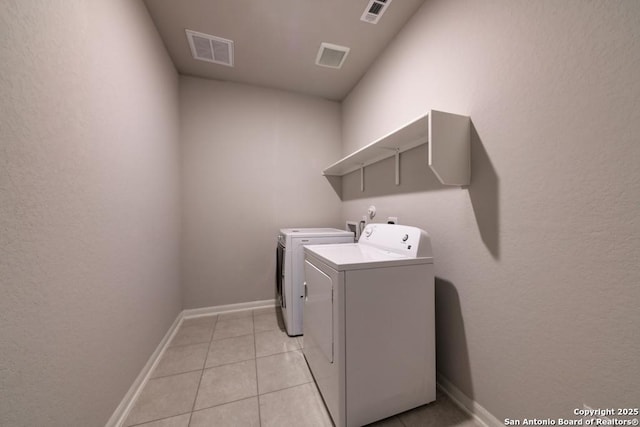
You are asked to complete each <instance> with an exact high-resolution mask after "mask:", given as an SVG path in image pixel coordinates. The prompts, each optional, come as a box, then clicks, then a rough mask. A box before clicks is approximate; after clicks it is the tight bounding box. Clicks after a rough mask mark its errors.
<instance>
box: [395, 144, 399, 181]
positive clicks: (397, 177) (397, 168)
mask: <svg viewBox="0 0 640 427" xmlns="http://www.w3.org/2000/svg"><path fill="white" fill-rule="evenodd" d="M396 185H400V149H399V148H396Z"/></svg>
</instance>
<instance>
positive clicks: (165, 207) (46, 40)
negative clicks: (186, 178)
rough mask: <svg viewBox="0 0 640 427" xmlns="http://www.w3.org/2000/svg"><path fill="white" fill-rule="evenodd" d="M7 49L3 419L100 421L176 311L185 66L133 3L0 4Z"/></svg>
mask: <svg viewBox="0 0 640 427" xmlns="http://www.w3.org/2000/svg"><path fill="white" fill-rule="evenodd" d="M0 58H2V59H1V60H0V125H1V128H0V129H1V131H0V283H1V285H0V425H3V426H99V425H104V423H105V422H106V421H107V420H108V418H109V417H110V416H111V414H112V413H113V411H114V410H115V408H116V406H117V405H118V404H119V402H120V400H121V399H122V397H123V396H124V395H125V392H126V391H127V390H128V389H129V387H130V386H131V384H132V382H133V380H134V379H135V378H136V376H137V375H138V373H139V372H140V370H141V369H142V367H143V366H144V364H145V363H146V362H147V360H148V358H149V356H150V355H151V353H152V352H153V350H154V349H155V348H156V346H157V345H158V343H159V342H160V340H161V338H162V337H163V336H164V334H165V333H166V332H167V329H168V328H169V326H170V325H171V323H172V322H173V320H174V319H175V318H176V316H177V314H178V313H179V311H180V309H181V296H180V287H179V277H178V276H179V270H178V263H177V260H178V243H179V226H180V222H179V210H178V207H179V204H178V203H179V199H178V182H179V174H178V168H179V147H178V144H177V142H178V132H179V129H178V112H177V107H178V79H177V74H176V72H175V70H174V68H173V66H172V64H171V62H170V60H169V59H168V57H167V55H166V53H165V50H164V47H163V46H162V42H161V41H160V39H159V37H158V35H157V33H156V30H155V28H154V27H153V23H152V22H151V20H150V18H149V16H148V15H147V12H146V9H145V8H144V5H143V4H142V3H141V2H138V1H129V0H118V1H111V0H110V1H100V2H89V1H71V0H68V1H67V0H65V1H23V0H16V1H3V2H2V4H1V5H0Z"/></svg>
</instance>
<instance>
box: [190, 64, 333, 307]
mask: <svg viewBox="0 0 640 427" xmlns="http://www.w3.org/2000/svg"><path fill="white" fill-rule="evenodd" d="M180 115H181V138H180V139H181V143H182V149H183V150H182V155H183V168H182V171H183V175H182V177H183V180H182V183H183V204H184V224H183V225H184V228H183V229H184V235H183V293H184V308H195V307H206V306H216V305H223V304H232V303H239V302H247V301H256V300H265V299H272V298H274V292H275V284H274V278H275V248H276V246H275V245H276V236H277V233H278V230H279V229H280V228H283V227H327V226H334V227H335V226H340V221H339V219H340V198H339V197H338V196H337V195H336V193H335V192H334V191H333V189H332V187H331V185H330V183H329V182H328V181H327V180H326V179H325V178H323V177H322V175H321V173H320V172H321V171H322V168H323V167H324V166H325V165H327V164H329V163H331V162H333V161H334V160H335V159H336V158H338V157H339V156H340V105H339V104H338V103H336V102H331V101H324V100H321V99H318V98H311V97H306V96H301V95H294V94H291V93H287V92H282V91H277V90H270V89H261V88H257V87H254V86H247V85H240V84H232V83H222V82H216V81H208V80H203V79H198V78H192V77H180ZM342 224H343V225H342V227H344V223H342Z"/></svg>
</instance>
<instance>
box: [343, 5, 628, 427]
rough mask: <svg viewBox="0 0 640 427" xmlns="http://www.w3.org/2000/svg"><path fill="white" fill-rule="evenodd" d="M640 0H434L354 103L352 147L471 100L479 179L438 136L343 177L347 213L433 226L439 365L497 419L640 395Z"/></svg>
mask: <svg viewBox="0 0 640 427" xmlns="http://www.w3.org/2000/svg"><path fill="white" fill-rule="evenodd" d="M639 28H640V2H636V1H609V2H595V1H589V2H585V1H562V2H556V1H535V2H531V1H475V0H468V1H464V0H433V1H427V2H426V3H425V4H424V6H423V7H422V8H421V9H420V10H419V12H418V13H417V14H416V15H415V16H414V17H413V18H412V20H411V21H410V22H409V23H408V25H407V26H406V27H405V28H404V29H403V31H402V32H401V33H400V34H399V35H398V37H397V38H396V39H395V41H394V42H393V43H392V44H391V45H390V46H389V48H388V49H387V50H386V51H385V52H384V54H383V55H382V56H381V57H380V58H379V59H378V61H377V62H376V64H375V65H374V66H373V68H372V69H371V70H370V71H369V72H368V74H367V75H366V76H365V77H364V78H363V80H361V82H360V83H359V85H358V86H357V87H356V88H355V90H353V91H352V93H351V94H350V95H349V97H348V98H347V99H346V101H345V102H344V104H343V107H342V108H343V144H344V152H345V153H348V152H351V151H353V150H354V149H356V148H358V147H361V146H363V145H365V144H367V143H369V142H371V141H373V140H374V139H376V138H378V137H380V136H381V135H384V134H385V133H387V132H389V131H392V130H393V129H395V128H397V127H399V126H401V125H402V124H404V123H405V122H407V121H409V120H410V119H412V118H414V117H416V116H418V115H419V114H421V113H424V112H426V110H428V109H429V108H434V109H440V110H444V111H450V112H453V113H460V114H468V115H470V116H471V118H472V121H473V125H474V131H473V132H472V182H471V185H470V186H469V188H466V189H460V188H447V187H444V186H442V185H440V184H439V183H438V182H437V180H436V178H435V176H434V175H433V174H432V173H431V172H430V171H429V169H428V166H427V164H426V157H425V156H426V151H425V150H424V147H421V148H418V149H415V150H413V151H412V152H410V153H407V154H406V155H403V161H402V177H403V179H402V185H401V186H400V187H395V186H394V185H393V168H392V167H393V162H392V161H391V160H389V161H385V162H382V163H380V164H377V165H375V166H372V167H370V168H367V170H366V177H367V184H366V187H367V191H366V192H365V193H364V194H363V193H360V191H359V174H358V173H357V172H356V173H354V174H351V175H349V176H347V177H345V179H344V181H343V193H344V200H345V203H344V205H343V209H344V210H343V217H344V219H357V218H359V217H360V216H361V215H363V214H364V213H365V212H366V209H367V207H368V205H369V204H374V205H376V206H377V208H378V211H379V214H378V215H379V217H378V218H376V219H382V218H386V216H389V215H394V216H395V215H397V216H399V217H400V222H401V223H403V224H411V225H416V226H419V227H422V228H424V229H426V230H427V231H429V232H430V233H431V235H432V238H433V248H434V252H435V257H436V273H437V276H438V278H439V279H438V282H437V285H436V287H437V290H436V296H437V335H438V338H437V355H438V371H439V372H440V373H441V374H443V375H444V376H445V377H446V378H448V379H449V380H450V381H452V382H453V383H454V384H455V385H456V386H457V387H458V388H460V389H461V390H462V391H463V392H464V393H466V394H467V395H468V396H469V397H472V398H473V399H475V400H476V401H478V402H479V403H480V404H481V405H483V406H484V407H485V408H487V409H488V410H489V411H491V412H492V413H493V414H494V415H495V416H497V417H498V418H499V419H502V418H505V417H514V418H516V417H523V416H529V417H534V416H537V417H539V418H542V417H544V418H546V417H547V416H549V417H567V418H571V416H572V410H573V408H581V407H582V405H583V403H584V404H587V405H590V406H591V407H593V408H606V407H624V406H628V405H631V406H634V405H635V406H637V402H638V401H639V398H640V394H639V392H638V390H639V388H638V384H639V383H640V364H639V363H638V360H640V341H639V340H638V331H639V330H640V311H639V310H638V301H640V286H638V284H639V283H640V262H638V260H640V220H639V218H640V204H639V203H638V201H639V200H640V168H639V167H638V165H639V164H640V144H639V143H638V135H640V108H639V104H638V99H640V79H639V78H638V75H639V74H638V70H640V32H639V31H638V29H639Z"/></svg>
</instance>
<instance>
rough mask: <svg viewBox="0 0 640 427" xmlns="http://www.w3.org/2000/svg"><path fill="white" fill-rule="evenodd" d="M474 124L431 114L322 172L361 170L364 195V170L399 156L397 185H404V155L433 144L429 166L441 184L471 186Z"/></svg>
mask: <svg viewBox="0 0 640 427" xmlns="http://www.w3.org/2000/svg"><path fill="white" fill-rule="evenodd" d="M470 139H471V120H470V118H469V117H468V116H460V115H458V114H451V113H445V112H442V111H436V110H430V111H429V113H428V114H425V115H423V116H420V117H418V118H417V119H415V120H413V121H412V122H410V123H408V124H407V125H405V126H402V127H401V128H399V129H397V130H395V131H393V132H391V133H389V134H387V135H385V136H383V137H382V138H380V139H378V140H376V141H374V142H372V143H371V144H369V145H367V146H365V147H362V148H361V149H359V150H358V151H355V152H353V153H351V154H350V155H348V156H346V157H345V158H343V159H341V160H339V161H337V162H336V163H334V164H332V165H331V166H329V167H327V168H326V169H325V170H324V171H322V174H323V175H329V176H343V175H346V174H348V173H350V172H353V171H356V170H358V169H360V177H361V178H360V179H361V190H362V191H364V168H365V167H366V166H369V165H371V164H373V163H377V162H379V161H381V160H384V159H386V158H388V157H391V156H394V155H395V156H396V161H395V167H396V173H395V178H396V185H399V184H400V157H399V156H400V153H402V152H404V151H407V150H410V149H412V148H415V147H418V146H419V145H422V144H426V143H429V150H428V152H429V154H428V157H429V158H428V163H429V166H430V167H431V169H432V170H433V172H434V173H435V174H436V176H437V177H438V179H439V180H440V182H441V183H443V184H445V185H458V186H463V185H469V181H470V177H471V165H470Z"/></svg>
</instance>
